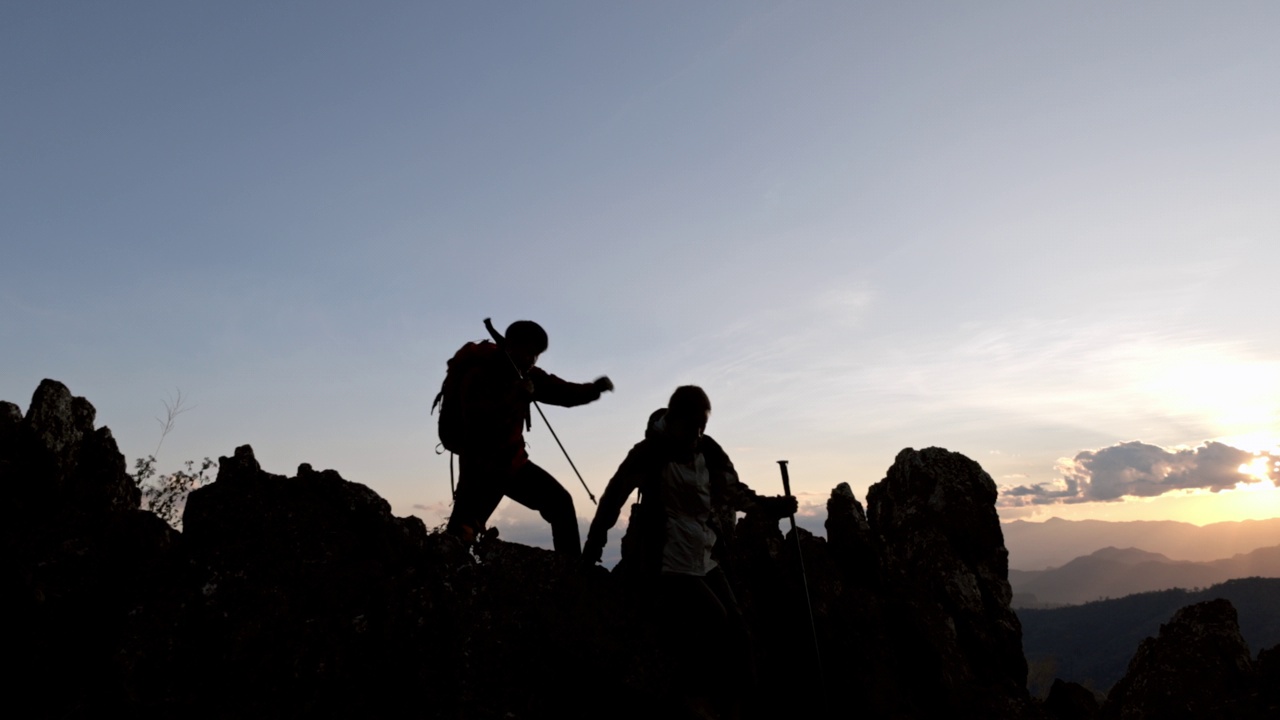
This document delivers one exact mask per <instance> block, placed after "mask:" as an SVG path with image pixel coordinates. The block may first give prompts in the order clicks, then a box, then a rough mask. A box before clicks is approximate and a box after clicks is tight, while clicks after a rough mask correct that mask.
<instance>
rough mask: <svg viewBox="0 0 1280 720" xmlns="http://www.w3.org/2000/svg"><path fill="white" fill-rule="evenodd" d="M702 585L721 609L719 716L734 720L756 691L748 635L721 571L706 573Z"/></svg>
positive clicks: (749, 636) (736, 603)
mask: <svg viewBox="0 0 1280 720" xmlns="http://www.w3.org/2000/svg"><path fill="white" fill-rule="evenodd" d="M703 581H704V582H705V583H706V585H707V588H708V589H709V590H710V591H711V592H712V593H713V594H714V595H715V596H716V599H718V600H719V601H720V604H721V606H722V607H723V608H724V625H723V626H722V629H723V632H724V635H723V644H722V645H721V646H720V647H721V648H722V651H723V655H722V657H721V658H719V662H718V663H717V664H718V665H719V667H720V668H721V672H722V673H723V674H722V675H721V676H720V681H721V682H720V690H721V692H722V696H721V714H722V715H723V716H724V717H727V718H734V717H738V716H739V715H740V714H741V708H740V706H739V704H740V703H742V702H745V701H747V700H749V699H750V698H751V695H752V692H753V690H754V688H755V687H756V677H755V675H756V669H755V656H754V655H753V654H752V650H751V633H750V630H749V629H748V628H747V621H746V618H744V617H743V616H742V610H741V609H740V608H739V607H738V600H737V598H736V597H734V594H733V588H732V587H731V586H730V585H729V577H728V576H727V575H725V573H724V570H722V569H721V568H719V567H716V568H715V569H713V570H712V571H711V572H709V573H707V575H706V577H704V578H703Z"/></svg>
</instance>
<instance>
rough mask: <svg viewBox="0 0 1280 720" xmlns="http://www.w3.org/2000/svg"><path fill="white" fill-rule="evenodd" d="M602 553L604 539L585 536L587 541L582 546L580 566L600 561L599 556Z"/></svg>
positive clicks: (589, 565) (588, 565)
mask: <svg viewBox="0 0 1280 720" xmlns="http://www.w3.org/2000/svg"><path fill="white" fill-rule="evenodd" d="M603 554H604V541H602V540H599V539H596V538H593V537H591V536H589V535H588V536H587V542H586V543H585V544H584V545H583V546H582V567H584V568H589V567H591V566H593V565H596V564H597V563H599V562H600V556H601V555H603Z"/></svg>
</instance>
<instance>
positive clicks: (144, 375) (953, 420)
mask: <svg viewBox="0 0 1280 720" xmlns="http://www.w3.org/2000/svg"><path fill="white" fill-rule="evenodd" d="M1278 21H1280V8H1277V6H1276V5H1274V4H1272V3H1263V2H1257V3H1248V2H1238V3H1236V2H1233V3H1221V4H1213V5H1208V4H1199V3H1186V4H1183V3H1178V4H1170V3H1159V2H1148V3H1129V4H1125V5H1124V6H1121V7H1116V6H1115V5H1114V4H1111V3H1102V2H1096V3H1069V4H1068V3H1061V4H1026V3H1014V2H1007V3H1005V2H987V3H965V4H955V3H940V2H924V3H911V2H908V3H892V4H866V3H844V2H834V3H763V2H738V3H675V2H656V3H631V4H615V3H607V4H601V3H568V2H553V3H483V2H481V3H407V2H406V3H400V2H376V3H360V4H356V3H328V2H305V3H304V2H279V3H247V2H224V3H169V2H151V3H148V2H117V3H73V2H66V3H63V2H53V3H50V2H16V1H15V2H8V3H4V4H3V5H0V97H3V98H4V102H3V103H0V248H2V252H3V255H2V258H3V260H2V263H0V266H2V267H3V269H4V282H3V284H2V285H0V346H3V348H4V356H5V361H4V363H3V364H2V365H0V397H3V398H5V399H9V400H13V401H15V402H18V403H19V404H20V405H23V406H24V407H25V404H26V401H27V399H28V398H29V397H30V393H31V392H32V391H33V390H34V388H35V386H36V385H37V384H38V382H39V380H40V379H41V378H43V377H53V378H56V379H59V380H62V381H63V382H65V383H67V384H68V385H69V386H70V387H71V389H72V391H73V392H75V393H77V394H81V395H85V396H86V397H88V398H89V399H90V400H91V401H92V402H93V403H94V404H95V405H96V406H97V407H98V409H99V422H100V423H105V424H108V425H110V426H111V427H112V428H113V430H114V431H115V433H116V436H117V438H118V439H119V441H120V443H121V445H122V449H123V450H124V451H125V453H126V455H127V456H129V457H130V458H133V457H137V456H139V455H143V454H146V453H147V452H150V450H151V449H152V448H153V447H154V445H155V442H156V440H157V438H158V433H159V431H158V427H157V426H156V424H155V420H154V418H155V416H156V415H157V414H160V413H162V412H163V407H162V406H161V401H162V400H163V399H165V398H169V397H171V396H172V395H173V393H174V392H175V389H178V388H180V389H181V391H182V393H183V395H184V396H185V397H186V398H188V400H189V405H188V407H190V408H191V409H190V411H189V412H187V413H186V414H184V415H183V416H182V417H181V418H180V420H179V422H178V424H177V427H176V428H175V430H174V432H173V433H172V434H171V435H170V436H169V437H168V438H167V439H166V440H165V446H164V448H163V449H162V453H161V467H162V468H164V467H165V466H166V464H168V465H171V466H173V467H176V466H177V465H178V464H179V462H180V461H181V460H185V459H187V458H195V457H202V456H205V455H212V456H217V455H225V454H230V453H231V451H232V450H233V448H234V447H235V446H236V445H239V444H242V443H251V444H252V445H253V446H254V448H255V450H256V451H257V453H258V456H259V458H260V460H261V461H262V462H263V464H264V466H265V467H266V468H267V469H268V470H271V471H273V472H280V473H291V472H292V470H293V468H294V467H296V465H297V464H299V463H301V462H309V463H312V464H313V465H314V466H316V467H318V468H323V467H332V468H335V469H337V470H339V471H340V472H342V473H343V475H344V476H345V477H347V478H349V479H352V480H356V481H359V482H363V483H366V484H368V485H370V486H371V487H373V488H374V489H375V490H377V491H378V492H379V493H381V494H382V495H383V496H384V497H387V499H388V500H390V501H391V502H392V504H393V507H394V508H395V510H396V512H397V513H399V514H408V513H411V512H416V513H418V514H420V515H422V516H423V517H424V519H426V520H427V521H428V524H431V525H434V524H437V523H438V522H439V514H440V513H441V512H445V511H447V510H445V508H447V499H448V490H447V488H448V482H447V477H448V465H447V461H445V460H444V459H442V458H441V457H438V456H436V455H435V454H434V452H433V450H432V448H433V446H434V445H435V442H436V441H435V433H434V418H433V417H431V416H429V415H428V413H427V410H428V406H429V404H430V400H431V398H432V396H433V395H434V394H435V391H436V390H437V389H438V386H439V383H440V381H441V380H442V378H443V372H444V362H445V360H446V359H447V358H448V357H449V355H450V354H452V352H453V351H454V350H455V349H456V348H457V347H458V346H459V345H461V344H462V343H463V342H465V341H467V340H472V339H479V338H481V337H483V336H484V331H483V328H482V326H481V320H482V319H483V318H484V317H486V316H492V317H493V318H494V320H495V322H496V323H497V324H498V325H499V326H505V324H506V323H508V322H510V321H512V320H515V319H520V318H529V319H534V320H537V321H539V322H541V323H542V324H543V325H544V326H545V327H546V328H547V330H548V331H549V332H550V334H551V348H550V350H549V352H548V353H546V354H545V355H544V356H543V361H542V363H541V364H542V366H543V367H544V368H546V369H547V370H549V371H551V372H554V373H556V374H558V375H561V376H562V377H565V378H567V379H572V380H589V379H591V378H594V377H596V376H597V375H600V374H608V375H610V376H611V377H612V378H613V379H614V381H615V383H616V385H617V388H618V390H617V392H616V393H615V394H613V395H610V396H606V397H605V398H604V399H603V400H602V401H601V402H599V403H597V404H594V405H591V406H588V407H585V408H580V409H574V410H569V411H564V410H560V409H555V408H553V409H551V410H550V411H549V417H550V419H551V421H552V422H553V423H555V425H556V429H557V431H558V432H559V433H560V435H561V437H562V438H563V439H564V440H565V442H566V444H567V445H568V447H569V449H570V451H571V452H573V454H574V456H575V461H576V462H577V463H578V465H579V467H580V468H581V469H582V470H583V472H584V475H586V476H587V478H588V482H589V483H591V484H592V486H593V489H594V490H595V491H596V492H597V494H598V493H599V492H600V491H601V490H602V489H603V486H604V483H605V481H606V480H607V478H608V477H609V474H610V473H611V472H612V470H613V468H614V467H616V465H617V463H618V462H620V461H621V459H622V457H623V456H624V455H625V453H626V450H627V449H628V448H629V447H630V445H631V444H632V443H634V442H635V441H637V440H639V439H640V437H641V434H642V431H643V425H644V421H645V418H646V417H647V415H648V413H649V411H650V410H652V409H653V408H655V407H659V406H661V405H662V404H663V403H664V402H665V399H666V397H667V395H668V394H669V393H670V391H671V389H673V388H674V387H675V386H676V385H679V384H682V383H688V382H693V383H698V384H701V385H703V386H704V387H706V388H707V390H708V392H709V393H710V394H711V397H712V401H713V403H714V405H715V411H714V414H713V418H712V421H711V426H710V427H709V432H710V433H711V434H713V435H715V436H716V437H717V438H718V439H719V440H720V441H721V442H722V443H723V444H724V445H725V446H726V447H728V448H729V449H730V450H731V452H732V453H733V455H734V458H735V460H736V461H737V462H738V464H739V465H740V466H741V467H742V470H743V475H744V478H745V479H746V480H747V481H748V483H750V484H752V485H753V486H756V487H757V488H759V489H761V490H764V491H768V492H774V491H777V490H778V488H777V487H776V486H777V485H779V482H778V478H777V471H776V465H774V464H773V461H775V460H777V459H780V458H788V459H790V460H791V462H792V465H791V467H792V475H793V478H794V482H795V485H796V487H797V489H798V490H799V491H801V492H803V493H807V495H804V496H802V500H804V501H805V502H807V503H809V511H811V512H813V513H814V514H812V515H811V517H809V519H808V520H807V522H808V524H810V525H811V526H813V527H817V526H818V525H820V523H821V519H822V518H821V511H820V510H815V509H814V507H813V505H814V504H816V505H818V506H820V505H821V503H822V502H823V500H824V499H825V496H826V493H827V492H828V491H829V489H830V488H831V487H832V486H833V485H834V484H835V483H837V482H841V481H847V482H850V483H851V484H852V485H853V486H854V489H855V492H856V493H857V494H858V495H859V497H862V496H863V494H864V493H865V489H866V487H867V486H869V485H870V484H871V483H874V482H876V481H877V480H879V479H880V478H881V477H882V476H883V472H884V469H885V468H886V467H887V466H888V465H889V464H890V463H891V462H892V459H893V456H894V455H895V454H896V453H897V451H898V450H900V449H901V448H903V447H907V446H912V447H924V446H928V445H940V446H944V447H947V448H949V449H952V450H957V451H960V452H964V453H966V454H968V455H970V456H972V457H974V458H975V459H977V460H978V461H979V462H981V463H982V464H983V465H984V467H986V468H987V469H988V471H989V472H990V473H991V474H992V475H993V477H995V479H996V481H997V483H998V484H1000V485H1001V486H1002V487H1013V486H1018V485H1020V486H1029V485H1033V484H1037V483H1050V484H1053V483H1060V482H1061V479H1062V478H1063V477H1064V474H1070V473H1069V471H1066V470H1064V469H1063V467H1064V462H1065V461H1066V460H1069V459H1070V458H1073V457H1075V456H1076V455H1077V454H1078V453H1081V452H1083V451H1091V450H1099V449H1102V448H1107V447H1112V446H1117V445H1120V444H1121V443H1125V442H1133V441H1141V442H1144V443H1149V444H1151V445H1153V446H1159V447H1163V448H1177V447H1197V446H1200V445H1201V444H1203V443H1204V442H1205V441H1207V440H1211V439H1219V440H1222V441H1223V442H1226V443H1227V444H1229V445H1232V446H1233V447H1240V448H1243V449H1246V450H1249V451H1262V450H1269V449H1275V448H1276V447H1277V443H1278V442H1280V361H1278V360H1277V357H1280V354H1278V353H1277V351H1278V350H1280V340H1277V338H1276V333H1274V332H1272V331H1271V329H1270V327H1269V321H1271V320H1272V319H1273V318H1274V316H1275V308H1276V307H1277V303H1276V299H1275V277H1276V274H1275V268H1276V266H1277V261H1278V260H1280V203H1278V202H1276V198H1277V197H1280V132H1278V131H1277V128H1280V93H1277V92H1275V90H1276V88H1277V87H1280V47H1278V46H1277V44H1276V43H1275V34H1274V29H1275V28H1276V27H1277V24H1278ZM530 442H531V452H532V454H533V457H534V458H535V460H536V461H538V462H540V463H541V464H543V465H544V466H545V467H547V468H548V469H549V470H551V471H552V472H553V473H554V474H556V475H557V476H558V477H559V478H560V479H561V481H562V482H563V483H564V484H565V485H566V486H567V487H569V488H570V489H571V491H573V492H574V494H575V498H577V504H578V508H579V512H580V514H582V515H587V516H589V513H590V506H589V503H588V501H587V500H586V497H585V493H582V492H581V491H580V490H579V489H578V487H577V482H576V480H575V479H574V478H573V476H572V473H571V471H569V469H568V466H567V465H566V464H565V463H564V462H563V459H562V458H560V456H559V453H558V451H557V450H556V448H555V445H554V442H553V441H552V440H551V439H550V437H549V436H547V435H546V434H545V432H543V431H541V430H535V433H534V434H532V435H531V436H530ZM1067 464H1069V463H1067ZM1273 476H1274V475H1273ZM1242 479H1244V480H1254V481H1257V482H1253V483H1251V484H1252V485H1253V486H1255V487H1263V486H1267V487H1270V483H1267V482H1266V480H1265V479H1264V478H1262V477H1252V478H1251V476H1249V475H1243V474H1242ZM1055 487H1056V485H1055ZM1238 492H1244V491H1243V490H1242V491H1238ZM1277 492H1280V491H1276V492H1270V493H1260V492H1254V493H1251V494H1249V497H1248V498H1247V499H1248V502H1243V501H1240V502H1234V501H1233V502H1227V496H1229V495H1231V491H1227V492H1222V493H1217V494H1212V495H1207V496H1204V497H1184V496H1185V495H1187V491H1186V490H1185V489H1180V490H1179V492H1177V493H1171V494H1170V495H1169V497H1167V498H1163V499H1162V498H1159V497H1157V498H1155V499H1154V500H1153V499H1145V500H1142V501H1136V500H1135V501H1133V502H1129V501H1126V502H1112V503H1078V504H1074V505H1071V506H1070V507H1067V506H1065V505H1049V506H1036V507H1032V506H1021V507H1013V506H1009V507H1006V508H1002V513H1004V514H1005V515H1006V516H1007V517H1028V516H1033V515H1032V513H1034V516H1037V517H1045V516H1046V515H1047V514H1054V513H1058V514H1061V513H1067V512H1070V513H1075V514H1074V515H1072V517H1085V516H1089V515H1088V514H1089V513H1094V514H1095V515H1096V516H1105V517H1115V518H1130V517H1153V516H1161V515H1162V516H1167V517H1172V518H1173V519H1189V520H1192V521H1208V520H1210V519H1225V518H1231V517H1243V516H1244V515H1242V513H1246V512H1247V513H1252V514H1254V515H1255V516H1270V515H1280V501H1277V500H1276V499H1275V496H1276V494H1277ZM1174 495H1177V497H1178V498H1179V499H1176V500H1175V499H1174ZM1241 497H1244V496H1243V495H1242V496H1241ZM1162 502H1163V503H1164V504H1161V503H1162ZM1214 503H1216V505H1215V504H1214ZM1124 507H1128V508H1129V510H1122V508H1124ZM1214 508H1220V509H1214ZM1126 513H1127V514H1126ZM503 522H507V523H508V524H509V525H511V526H513V527H514V526H521V527H527V528H528V529H529V533H531V534H530V535H529V536H528V537H530V538H532V539H534V540H536V541H539V542H543V541H544V540H549V533H546V532H545V527H544V526H540V525H539V523H537V522H531V521H530V520H529V518H527V517H525V516H522V515H521V514H520V513H519V512H518V511H517V510H514V509H512V508H509V507H507V508H504V509H503V510H500V513H499V524H500V525H501V524H502V523H503ZM521 523H523V525H521ZM539 533H542V535H548V537H547V538H544V539H541V540H540V539H539V538H540V537H541V536H540V535H538V534H539ZM516 534H517V535H518V533H516ZM535 536H537V537H535ZM520 537H524V536H523V535H520Z"/></svg>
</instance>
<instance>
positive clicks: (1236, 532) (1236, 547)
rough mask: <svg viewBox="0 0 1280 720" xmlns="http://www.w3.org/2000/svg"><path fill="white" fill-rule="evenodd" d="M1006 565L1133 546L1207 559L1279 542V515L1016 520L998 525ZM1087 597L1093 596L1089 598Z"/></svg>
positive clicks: (1047, 563) (1056, 562)
mask: <svg viewBox="0 0 1280 720" xmlns="http://www.w3.org/2000/svg"><path fill="white" fill-rule="evenodd" d="M1001 529H1002V530H1003V532H1004V541H1005V546H1006V547H1007V548H1008V549H1009V568H1010V570H1015V569H1016V570H1046V569H1049V568H1057V567H1061V566H1063V565H1066V564H1067V563H1068V562H1070V561H1072V560H1074V559H1076V558H1079V557H1082V556H1086V555H1091V554H1093V553H1095V552H1097V551H1099V550H1102V549H1104V548H1138V549H1141V550H1145V551H1147V552H1149V553H1156V554H1159V555H1163V556H1165V557H1166V559H1168V560H1171V561H1178V560H1190V561H1195V562H1208V561H1211V560H1222V559H1224V558H1231V557H1234V556H1235V555H1240V554H1243V553H1249V552H1252V551H1254V550H1257V549H1258V548H1265V547H1273V546H1275V545H1278V544H1280V518H1272V519H1270V520H1242V521H1239V522H1221V523H1213V524H1211V525H1203V526H1200V525H1192V524H1191V523H1184V522H1176V521H1172V520H1163V521H1135V522H1111V521H1107V520H1062V519H1059V518H1051V519H1049V520H1046V521H1044V522H1027V521H1025V520H1015V521H1013V522H1010V523H1005V524H1004V525H1002V527H1001ZM1090 599H1092V598H1090Z"/></svg>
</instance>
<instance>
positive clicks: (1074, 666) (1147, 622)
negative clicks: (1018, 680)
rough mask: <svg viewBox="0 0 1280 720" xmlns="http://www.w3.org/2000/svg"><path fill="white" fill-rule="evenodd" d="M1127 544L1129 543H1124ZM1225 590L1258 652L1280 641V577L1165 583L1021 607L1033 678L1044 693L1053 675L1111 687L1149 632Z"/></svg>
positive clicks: (1152, 633) (1223, 595)
mask: <svg viewBox="0 0 1280 720" xmlns="http://www.w3.org/2000/svg"><path fill="white" fill-rule="evenodd" d="M1122 552H1123V551H1122ZM1215 598H1226V599H1228V600H1230V601H1231V604H1232V605H1233V606H1234V607H1235V609H1236V612H1237V613H1238V615H1239V619H1240V634H1241V635H1243V636H1244V639H1245V641H1246V642H1248V643H1249V648H1250V649H1251V650H1252V651H1253V654H1254V656H1255V657H1256V656H1257V654H1258V651H1259V650H1262V649H1264V648H1270V647H1275V646H1276V644H1277V643H1280V579H1276V578H1245V579H1239V580H1231V581H1228V582H1225V583H1222V584H1220V585H1215V586H1213V587H1210V588H1208V589H1205V590H1200V591H1197V592H1190V591H1187V590H1164V591H1161V592H1149V593H1141V594H1138V595H1130V596H1128V597H1123V598H1119V599H1116V600H1104V601H1101V602H1091V603H1086V604H1084V605H1074V606H1071V607H1064V608H1057V609H1053V610H1032V609H1026V608H1023V609H1019V610H1018V611H1017V613H1018V619H1019V620H1020V621H1021V622H1022V648H1023V650H1024V651H1025V653H1026V656H1027V663H1028V665H1029V667H1030V677H1029V682H1028V685H1029V687H1030V689H1031V691H1032V693H1033V694H1036V695H1043V693H1044V692H1046V691H1047V690H1048V686H1049V684H1050V683H1052V682H1053V678H1054V677H1060V678H1062V679H1063V680H1070V681H1073V682H1078V683H1080V684H1082V685H1085V686H1086V687H1090V688H1093V689H1094V690H1097V691H1100V692H1106V691H1107V690H1109V689H1110V688H1111V686H1112V685H1114V684H1115V682H1116V681H1117V680H1119V679H1120V677H1121V676H1122V675H1124V671H1125V668H1127V667H1128V665H1129V660H1130V659H1131V658H1132V657H1133V653H1134V651H1135V650H1137V649H1138V644H1139V643H1141V642H1142V640H1143V639H1144V638H1147V637H1154V636H1155V635H1156V634H1157V633H1158V632H1159V630H1160V625H1161V623H1166V622H1168V621H1169V619H1170V618H1172V617H1173V614H1174V612H1176V611H1177V610H1178V609H1179V608H1182V607H1186V606H1187V605H1191V604H1192V603H1198V602H1203V601H1205V600H1212V599H1215Z"/></svg>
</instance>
